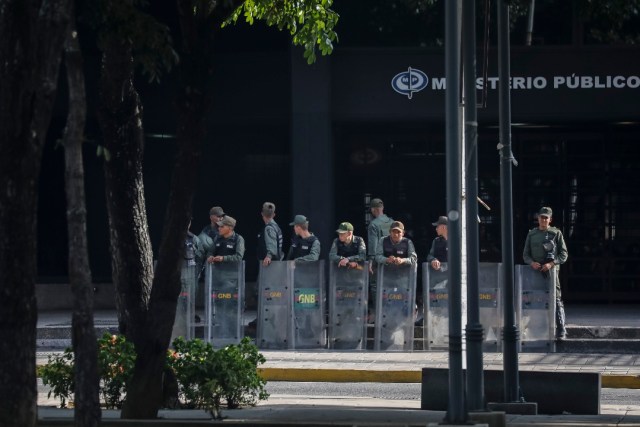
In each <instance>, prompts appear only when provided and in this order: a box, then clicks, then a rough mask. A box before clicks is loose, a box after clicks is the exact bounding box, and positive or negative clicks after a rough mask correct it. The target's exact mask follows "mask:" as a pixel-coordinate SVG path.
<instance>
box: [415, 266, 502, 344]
mask: <svg viewBox="0 0 640 427" xmlns="http://www.w3.org/2000/svg"><path fill="white" fill-rule="evenodd" d="M447 267H448V266H447V264H446V263H442V264H441V267H440V270H434V269H433V268H431V265H430V264H429V263H426V262H425V263H423V264H422V268H423V270H422V271H423V275H422V278H423V286H422V289H423V294H424V297H423V298H424V301H426V302H427V304H425V306H426V308H425V314H424V316H425V322H424V324H425V326H426V331H425V342H426V349H427V350H431V349H435V348H444V347H447V346H448V345H449V287H448V279H447V277H448V271H447ZM500 271H501V269H500V264H498V263H480V264H479V265H478V288H479V289H478V293H479V295H478V298H479V301H478V308H479V315H480V324H481V325H482V327H483V329H484V342H483V346H482V347H483V350H484V351H498V350H499V349H500V348H501V332H500V331H501V330H502V313H501V310H500V309H501V306H502V304H501V302H500V289H501V287H502V279H501V277H502V276H501V272H500ZM463 323H466V319H463Z"/></svg>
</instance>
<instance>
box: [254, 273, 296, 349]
mask: <svg viewBox="0 0 640 427" xmlns="http://www.w3.org/2000/svg"><path fill="white" fill-rule="evenodd" d="M294 267H295V265H294V262H293V261H272V262H271V264H269V265H268V266H267V267H265V266H263V265H262V264H261V265H260V273H259V275H258V322H257V323H258V324H257V331H256V344H257V345H258V347H260V348H263V349H287V348H293V345H294V342H293V341H294V340H293V335H294V334H293V307H292V302H293V271H294Z"/></svg>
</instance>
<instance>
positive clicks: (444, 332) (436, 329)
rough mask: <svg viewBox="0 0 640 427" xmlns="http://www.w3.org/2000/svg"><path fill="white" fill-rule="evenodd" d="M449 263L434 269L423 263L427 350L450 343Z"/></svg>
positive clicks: (425, 340) (423, 297)
mask: <svg viewBox="0 0 640 427" xmlns="http://www.w3.org/2000/svg"><path fill="white" fill-rule="evenodd" d="M448 277H449V276H448V273H447V263H446V262H443V263H441V265H440V270H434V269H433V268H432V267H431V264H430V263H428V262H425V263H423V264H422V295H423V296H422V301H423V310H424V313H423V316H424V329H425V330H424V335H423V336H424V342H425V346H426V348H425V350H431V349H434V348H444V347H447V346H448V345H449V286H448Z"/></svg>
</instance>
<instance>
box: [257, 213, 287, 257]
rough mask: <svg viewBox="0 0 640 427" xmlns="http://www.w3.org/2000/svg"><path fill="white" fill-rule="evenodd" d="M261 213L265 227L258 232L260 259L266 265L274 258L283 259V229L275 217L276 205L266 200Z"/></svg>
mask: <svg viewBox="0 0 640 427" xmlns="http://www.w3.org/2000/svg"><path fill="white" fill-rule="evenodd" d="M260 215H261V216H262V220H263V221H264V229H263V230H262V233H260V234H258V261H260V262H261V263H262V265H263V266H265V267H266V266H268V265H269V264H271V261H272V260H273V259H275V260H276V261H281V260H282V258H283V256H284V251H283V250H282V230H281V229H280V226H278V224H277V223H276V222H275V220H274V219H273V218H275V216H276V205H274V204H273V203H271V202H264V204H263V205H262V211H261V212H260Z"/></svg>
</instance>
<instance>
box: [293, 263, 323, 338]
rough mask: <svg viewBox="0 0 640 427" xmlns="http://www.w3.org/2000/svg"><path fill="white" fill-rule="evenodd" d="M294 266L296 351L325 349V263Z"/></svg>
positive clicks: (295, 264)
mask: <svg viewBox="0 0 640 427" xmlns="http://www.w3.org/2000/svg"><path fill="white" fill-rule="evenodd" d="M292 262H293V264H294V270H293V320H294V329H293V332H294V342H293V348H325V347H326V346H327V328H326V326H325V309H324V308H325V291H324V286H325V284H324V283H325V282H324V261H323V260H320V261H313V262H294V261H292Z"/></svg>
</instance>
